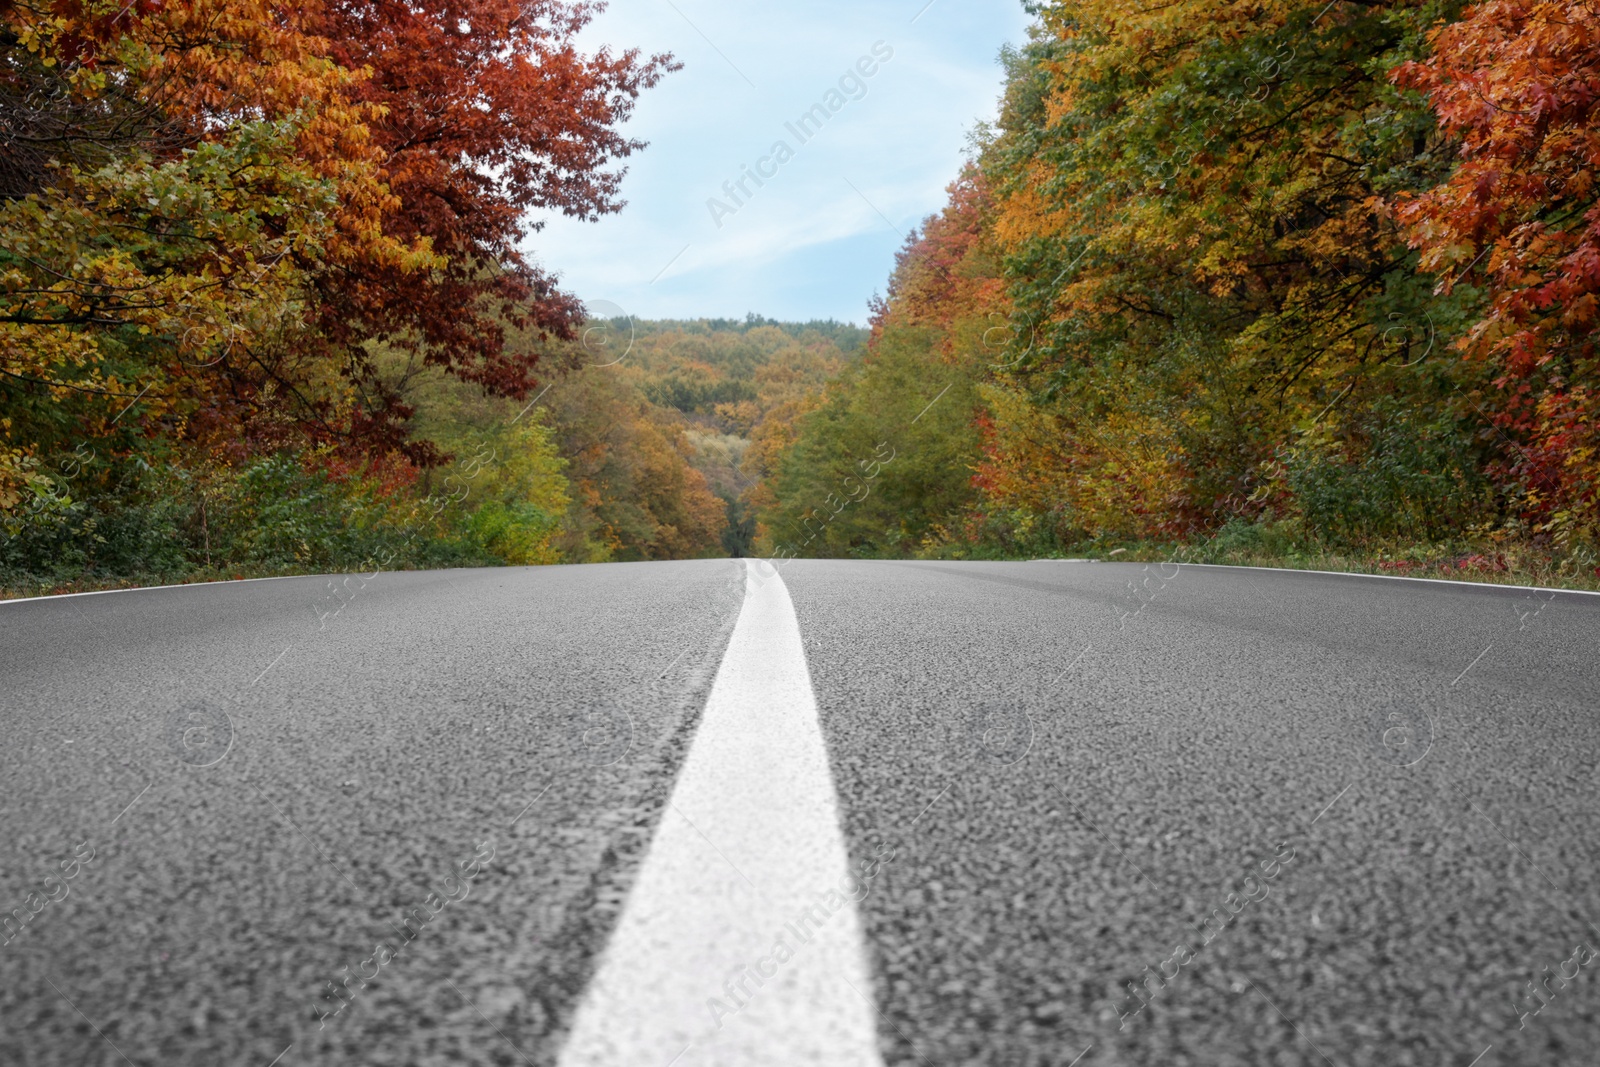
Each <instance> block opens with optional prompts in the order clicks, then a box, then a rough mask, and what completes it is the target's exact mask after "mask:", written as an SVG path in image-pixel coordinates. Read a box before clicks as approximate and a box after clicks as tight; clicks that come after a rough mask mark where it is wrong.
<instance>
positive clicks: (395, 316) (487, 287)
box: [317, 0, 679, 436]
mask: <svg viewBox="0 0 1600 1067" xmlns="http://www.w3.org/2000/svg"><path fill="white" fill-rule="evenodd" d="M603 6H604V5H603V4H597V3H589V2H581V0H580V2H569V0H407V2H404V3H402V2H399V0H327V2H326V6H325V7H324V8H323V9H322V11H321V12H320V16H319V17H318V20H317V29H318V31H319V32H320V33H321V34H322V35H323V36H325V37H326V38H328V39H329V41H330V43H331V55H332V56H333V58H334V59H335V60H336V61H337V62H339V63H340V64H342V65H343V66H345V67H347V68H350V69H352V70H361V69H363V68H365V69H366V70H368V71H369V72H370V74H369V76H368V77H367V78H365V79H364V80H363V81H361V82H360V83H359V85H358V87H357V89H356V93H357V95H358V97H359V98H361V99H362V100H363V101H364V102H366V103H370V104H375V105H378V106H380V107H381V108H382V109H383V117H382V118H381V119H379V120H377V121H376V122H375V123H374V124H373V127H372V139H373V142H374V144H375V145H376V146H377V148H378V149H379V151H380V153H381V155H382V172H383V176H384V178H385V179H386V180H387V182H388V185H389V188H390V190H391V191H392V192H393V193H394V194H395V196H396V197H397V199H398V204H397V205H396V206H395V207H394V208H393V209H392V210H390V211H388V212H387V213H386V214H385V216H384V218H383V229H384V232H385V234H386V235H388V236H391V237H394V238H396V239H398V240H399V241H400V242H401V243H403V244H407V245H409V244H411V243H413V242H414V241H415V240H416V239H418V238H425V239H427V240H428V241H429V242H431V244H432V247H433V250H434V251H435V252H436V253H439V254H440V255H442V256H445V257H447V258H448V265H447V266H445V267H444V268H442V269H439V270H434V271H407V270H404V269H402V268H400V267H398V266H395V265H391V264H386V263H379V262H370V261H369V262H362V263H357V264H353V265H349V266H347V267H345V268H342V269H339V270H336V271H331V272H328V273H325V274H324V275H322V277H321V278H320V279H319V282H318V288H319V292H318V297H319V299H320V308H319V312H318V320H319V322H318V326H319V329H320V331H321V332H322V334H323V335H324V336H325V337H326V338H328V339H329V340H330V341H332V342H333V343H335V344H337V345H339V346H341V347H342V348H344V349H345V350H346V351H347V352H349V353H351V354H352V359H353V365H354V366H355V367H356V368H357V374H358V376H360V374H361V371H362V370H363V369H364V364H363V363H362V361H361V360H360V358H359V355H357V353H358V352H359V344H360V342H362V341H365V340H368V339H377V340H382V341H386V342H388V343H391V344H397V345H402V346H409V347H411V348H413V349H415V350H416V351H418V352H419V353H420V354H421V355H422V357H423V359H424V360H425V361H426V362H428V363H431V364H434V365H437V366H442V367H444V368H446V369H447V370H448V371H450V372H451V373H452V374H455V375H456V376H458V377H460V378H462V379H464V380H467V381H473V382H477V383H479V384H481V385H483V386H484V388H485V389H487V390H488V391H489V392H491V393H495V394H499V395H504V396H511V397H517V398H522V397H524V396H525V395H526V394H527V392H528V390H529V389H530V388H531V387H532V386H533V385H534V384H535V378H534V365H535V362H536V360H537V355H536V354H535V353H532V352H529V351H524V350H516V349H514V348H512V347H511V346H509V345H508V343H507V335H506V330H507V327H510V328H512V329H514V330H517V331H524V330H532V331H533V332H534V334H535V335H537V336H549V335H554V336H557V337H562V338H570V337H571V336H572V335H573V327H574V326H575V325H576V324H577V323H578V322H580V321H581V319H582V315H583V311H582V307H581V305H580V303H579V302H578V300H577V299H576V298H575V297H573V296H571V295H569V294H566V293H563V292H561V291H560V290H558V289H557V288H556V286H555V283H554V280H553V279H552V278H551V277H550V276H549V275H547V274H545V273H544V272H542V271H540V270H539V269H538V268H536V267H535V266H533V265H532V264H530V263H529V262H528V261H527V260H526V258H525V257H524V256H523V255H522V254H521V253H520V252H519V251H518V248H517V244H518V242H519V241H520V240H521V239H522V238H523V237H524V236H526V233H527V225H526V224H525V223H524V221H523V220H524V217H525V215H526V213H527V212H529V211H531V210H539V209H555V210H559V211H562V212H564V213H566V214H568V215H572V216H576V217H579V218H585V219H594V218H597V217H599V216H600V215H602V214H605V213H608V212H613V211H616V210H618V209H619V208H620V207H621V206H622V201H621V200H620V199H618V195H617V193H618V187H619V184H620V182H621V179H622V176H623V174H624V173H625V171H624V170H623V169H620V168H614V167H613V166H612V164H613V163H614V162H615V161H617V160H619V159H622V158H625V157H627V156H628V155H630V154H631V153H633V152H634V151H636V150H638V149H640V148H642V147H643V142H641V141H638V140H632V139H628V138H625V137H624V136H622V134H620V133H619V132H618V130H617V127H618V126H619V125H620V124H621V123H622V122H623V121H624V120H625V119H626V118H627V117H628V115H629V114H630V113H631V111H632V109H633V106H634V103H635V101H636V99H637V97H638V95H639V93H640V92H641V91H642V90H644V89H647V88H649V87H650V86H652V85H654V84H655V83H656V82H657V81H658V80H659V79H660V78H661V77H662V76H663V74H665V73H666V72H667V71H669V70H674V69H677V67H678V66H679V65H678V64H676V63H675V62H674V61H673V60H672V58H671V57H670V56H667V55H654V56H650V57H648V58H645V57H642V56H641V55H640V54H639V52H638V50H637V49H630V50H628V51H625V52H623V53H621V54H620V55H614V54H612V53H611V52H610V51H609V50H608V49H604V48H602V49H601V50H600V51H598V52H597V53H595V54H592V55H585V54H583V53H582V52H580V51H579V50H578V48H577V45H576V44H575V42H574V37H575V35H576V34H577V33H578V31H579V30H581V29H582V28H583V27H584V26H585V25H586V24H587V23H588V22H589V21H590V20H591V19H592V18H593V17H594V15H595V14H597V13H598V12H599V11H600V10H602V9H603ZM405 414H406V410H405V408H404V406H403V405H401V404H400V403H399V402H398V399H397V398H396V397H393V396H384V395H381V394H379V395H376V396H375V397H373V402H372V403H371V405H370V406H369V412H368V415H367V425H366V426H365V427H357V429H358V430H362V429H364V430H365V431H367V432H368V433H373V434H378V435H379V436H381V435H382V430H383V428H384V426H385V425H386V424H390V423H392V422H393V421H394V419H395V418H396V417H402V416H404V415H405Z"/></svg>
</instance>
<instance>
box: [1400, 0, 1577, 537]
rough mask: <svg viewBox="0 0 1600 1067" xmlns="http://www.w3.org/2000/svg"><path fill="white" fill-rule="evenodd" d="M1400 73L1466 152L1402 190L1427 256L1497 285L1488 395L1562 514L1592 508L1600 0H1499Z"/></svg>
mask: <svg viewBox="0 0 1600 1067" xmlns="http://www.w3.org/2000/svg"><path fill="white" fill-rule="evenodd" d="M1432 41H1433V45H1434V55H1433V56H1432V57H1431V58H1430V59H1429V60H1428V61H1426V62H1424V63H1408V64H1405V65H1404V66H1402V67H1400V68H1398V69H1397V70H1396V71H1395V74H1394V77H1395V80H1396V81H1397V82H1399V83H1401V84H1403V85H1408V86H1411V87H1413V88H1416V89H1420V90H1422V91H1423V92H1424V93H1426V94H1427V96H1428V99H1429V101H1430V103H1431V104H1432V106H1433V108H1434V110H1435V111H1436V112H1437V114H1438V117H1439V123H1440V125H1441V127H1442V128H1443V129H1444V130H1445V131H1446V132H1447V133H1449V134H1452V135H1454V136H1456V137H1458V138H1459V139H1460V154H1461V164H1460V166H1459V167H1458V168H1457V169H1456V171H1455V172H1454V173H1453V175H1452V176H1451V178H1450V179H1449V180H1448V181H1446V182H1445V183H1443V184H1442V185H1440V186H1438V187H1437V188H1435V189H1433V190H1432V191H1430V192H1429V193H1427V194H1426V195H1424V196H1420V197H1417V198H1415V199H1409V200H1405V201H1402V202H1401V203H1400V205H1399V206H1398V210H1397V216H1398V218H1399V219H1400V221H1401V222H1402V223H1403V224H1405V225H1406V226H1407V227H1408V232H1409V237H1410V241H1411V243H1412V245H1413V247H1416V248H1419V249H1421V251H1422V266H1423V267H1424V268H1425V269H1428V270H1433V271H1437V272H1439V273H1440V274H1441V276H1442V278H1443V284H1444V286H1446V287H1448V286H1451V285H1454V284H1456V283H1457V282H1460V281H1468V282H1472V283H1475V284H1483V285H1485V286H1486V288H1487V295H1488V299H1489V304H1488V308H1487V312H1486V314H1485V315H1484V317H1483V318H1482V320H1481V321H1479V322H1478V323H1477V324H1476V325H1475V326H1474V328H1473V329H1472V330H1471V332H1470V333H1469V335H1468V336H1467V337H1466V338H1465V340H1464V342H1463V347H1464V348H1465V349H1466V350H1467V351H1468V352H1469V353H1471V354H1474V355H1476V356H1479V357H1482V358H1489V359H1493V360H1495V361H1496V371H1497V378H1496V380H1495V385H1496V386H1497V387H1498V391H1497V392H1496V393H1494V394H1492V395H1490V396H1489V397H1486V398H1485V400H1486V403H1487V404H1490V405H1493V407H1492V410H1491V415H1492V417H1493V420H1494V421H1495V422H1496V423H1497V425H1498V426H1499V428H1500V429H1501V431H1502V432H1504V433H1505V434H1507V435H1509V438H1514V439H1515V446H1514V448H1513V449H1512V453H1513V456H1512V464H1511V465H1512V467H1513V468H1515V473H1516V474H1517V475H1518V476H1519V477H1520V478H1521V479H1522V480H1523V481H1524V483H1525V484H1526V487H1527V489H1528V490H1529V493H1530V495H1531V501H1532V503H1533V505H1534V506H1533V507H1532V508H1531V509H1530V510H1531V513H1532V514H1533V515H1534V516H1536V517H1540V518H1548V517H1552V516H1555V515H1557V514H1559V513H1562V512H1565V513H1566V514H1567V515H1568V516H1577V515H1579V514H1581V513H1584V512H1589V513H1591V514H1589V516H1588V518H1589V519H1591V520H1592V519H1593V518H1594V516H1593V514H1592V512H1593V509H1594V506H1595V475H1596V473H1597V470H1600V453H1597V451H1596V449H1597V446H1600V434H1597V432H1596V429H1595V424H1596V416H1597V415H1600V392H1597V389H1596V383H1595V380H1594V378H1595V372H1596V370H1597V369H1600V360H1597V349H1596V343H1595V329H1596V326H1597V324H1600V204H1597V202H1596V193H1597V181H1600V10H1597V9H1596V7H1595V5H1594V4H1593V3H1592V2H1588V0H1560V2H1555V3H1547V2H1539V0H1492V2H1490V3H1484V4H1479V5H1477V6H1476V7H1473V8H1471V9H1469V10H1468V11H1467V12H1466V13H1465V14H1464V16H1463V18H1462V20H1461V21H1459V22H1456V23H1452V24H1449V25H1446V26H1443V27H1441V28H1439V29H1438V30H1436V31H1434V33H1433V35H1432Z"/></svg>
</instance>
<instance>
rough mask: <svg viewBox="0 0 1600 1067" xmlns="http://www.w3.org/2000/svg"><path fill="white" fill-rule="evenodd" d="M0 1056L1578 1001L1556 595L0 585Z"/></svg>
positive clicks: (423, 1046) (489, 1053)
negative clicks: (9, 593) (55, 589)
mask: <svg viewBox="0 0 1600 1067" xmlns="http://www.w3.org/2000/svg"><path fill="white" fill-rule="evenodd" d="M0 648H3V650H4V662H3V670H4V677H3V684H0V701H3V707H0V726H3V728H4V736H5V744H4V745H3V746H0V816H3V825H4V828H5V833H4V835H3V836H0V921H3V923H4V930H3V931H0V942H3V944H0V1064H5V1065H12V1064H17V1065H23V1067H34V1065H39V1067H52V1065H57V1064H60V1065H89V1064H92V1065H111V1064H133V1065H137V1067H145V1065H161V1067H168V1065H188V1064H194V1065H204V1067H216V1065H247V1067H296V1065H305V1064H325V1065H344V1064H374V1065H379V1064H381V1065H386V1067H387V1065H436V1064H437V1065H446V1064H449V1065H457V1064H462V1065H479V1064H530V1065H536V1067H546V1065H559V1067H588V1065H597V1064H616V1065H618V1067H695V1065H708V1064H773V1065H778V1064H804V1063H818V1064H830V1065H832V1064H839V1065H847V1064H863V1065H868V1067H876V1065H879V1064H883V1065H891V1067H899V1065H912V1064H923V1065H929V1067H933V1065H941V1067H942V1065H946V1064H951V1065H955V1064H994V1065H1005V1067H1029V1065H1040V1067H1043V1065H1050V1067H1069V1065H1074V1064H1077V1065H1081V1067H1095V1065H1109V1064H1122V1065H1161V1067H1166V1065H1174V1064H1195V1065H1232V1064H1239V1065H1246V1064H1248V1065H1256V1064H1262V1065H1267V1064H1270V1065H1274V1067H1277V1065H1293V1064H1308V1065H1322V1064H1328V1065H1336V1067H1356V1065H1383V1067H1390V1065H1421V1067H1437V1065H1455V1067H1469V1065H1475V1067H1500V1065H1508V1064H1528V1065H1572V1067H1590V1065H1592V1064H1594V1063H1595V1062H1596V1058H1597V1055H1600V1053H1597V1052H1596V1049H1597V1047H1600V928H1597V926H1596V924H1597V923H1600V878H1597V877H1596V873H1597V871H1600V664H1597V653H1600V597H1597V596H1588V595H1583V594H1576V593H1560V594H1552V593H1550V592H1538V591H1532V590H1517V589H1493V588H1488V587H1482V586H1466V585H1453V584H1445V583H1429V582H1420V581H1405V580H1393V579H1372V578H1360V577H1348V576H1333V575H1318V574H1308V573H1295V572H1284V571H1265V570H1245V569H1236V568H1210V567H1198V566H1188V565H1185V566H1181V567H1180V566H1176V565H1170V564H1169V565H1161V566H1157V565H1150V566H1143V565H1139V564H1109V563H1095V564H1090V563H1077V562H1068V561H1043V560H1041V561H1034V562H1030V563H953V562H952V563H931V562H930V563H900V562H825V561H808V560H800V561H793V562H791V563H789V564H788V565H786V566H784V567H783V568H782V569H781V571H774V570H773V569H772V568H771V567H770V565H767V564H760V563H757V564H751V563H746V562H743V561H735V560H707V561H697V562H688V563H652V564H610V565H600V566H582V567H550V568H530V569H520V568H518V569H496V570H470V571H448V572H419V573H401V574H379V575H376V576H371V577H369V578H365V579H362V578H349V579H345V578H337V579H328V578H325V577H317V578H293V579H279V580H272V581H260V582H237V583H228V584H223V585H211V586H190V587H180V588H170V589H157V590H142V591H134V592H121V593H109V594H94V595H84V596H73V597H60V598H50V599H42V600H34V601H26V602H15V603H5V604H0Z"/></svg>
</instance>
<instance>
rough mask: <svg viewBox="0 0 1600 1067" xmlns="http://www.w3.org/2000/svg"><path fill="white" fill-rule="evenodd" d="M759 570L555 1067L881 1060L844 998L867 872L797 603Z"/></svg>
mask: <svg viewBox="0 0 1600 1067" xmlns="http://www.w3.org/2000/svg"><path fill="white" fill-rule="evenodd" d="M757 566H763V564H760V563H756V562H753V561H748V560H747V561H746V571H745V600H744V606H743V608H742V609H741V610H740V613H739V619H738V622H737V623H736V624H735V626H734V630H733V636H732V638H731V639H730V640H729V642H728V650H727V652H726V654H725V655H724V656H723V659H722V665H721V666H720V667H719V668H718V670H717V676H716V680H715V681H714V682H713V683H712V687H711V695H710V697H709V699H708V700H707V702H706V709H705V714H704V716H703V717H702V718H701V721H700V726H699V730H698V732H697V733H696V735H695V738H694V741H693V743H692V744H691V746H690V748H689V754H688V756H687V757H686V758H685V760H684V764H683V768H682V770H681V771H680V772H679V775H678V780H677V783H676V784H675V785H674V787H673V790H672V796H671V800H670V802H669V803H668V805H667V807H666V810H665V811H664V812H663V813H662V816H661V822H660V824H659V825H658V826H657V828H656V835H655V839H654V840H653V841H652V842H651V845H650V850H649V852H648V853H647V854H646V856H645V860H644V864H643V867H642V869H641V870H640V872H639V878H638V881H637V882H636V883H635V885H634V887H633V890H632V892H631V893H630V894H629V897H628V901H627V903H626V904H625V905H624V907H623V911H622V915H621V918H620V919H619V920H618V923H617V928H616V930H615V931H613V933H612V935H611V942H610V944H609V945H608V946H607V948H606V951H605V953H604V955H603V956H602V957H601V960H600V963H599V968H598V970H597V971H596V973H595V976H594V978H593V980H592V981H591V982H590V984H589V988H588V990H587V992H586V993H585V995H584V998H583V1001H582V1002H581V1003H580V1005H579V1007H578V1011H577V1015H576V1017H575V1019H574V1021H573V1026H572V1033H571V1035H570V1037H569V1038H568V1040H567V1043H566V1046H565V1048H563V1050H562V1053H561V1057H560V1060H559V1063H560V1064H561V1067H601V1065H604V1067H664V1065H665V1064H667V1063H670V1062H675V1063H676V1064H677V1065H678V1067H706V1065H715V1064H727V1065H730V1067H731V1065H735V1064H737V1065H740V1067H761V1065H765V1064H772V1065H775V1067H776V1065H791V1064H827V1065H829V1067H855V1065H859V1067H882V1062H883V1061H882V1058H881V1057H880V1055H879V1053H878V1047H877V1037H876V1032H875V1024H874V1020H873V1018H872V1006H871V1005H870V1004H868V1003H865V1002H863V1000H862V998H861V997H860V996H857V995H856V994H855V993H854V992H852V986H854V987H855V988H858V989H862V990H870V989H871V988H872V982H871V978H870V976H869V974H868V970H867V964H866V956H865V953H864V951H863V945H862V933H861V922H860V918H859V916H858V915H857V912H856V905H855V902H854V899H852V898H855V899H859V898H860V897H861V896H863V895H865V893H866V891H867V889H868V887H869V886H870V876H871V874H872V873H874V872H875V871H876V865H875V864H871V863H869V862H868V861H865V860H864V861H863V862H862V865H861V868H860V870H853V869H852V868H851V865H850V861H849V857H848V855H847V853H846V850H845V846H844V840H843V838H842V836H841V834H840V830H839V804H838V798H837V796H836V795H835V793H834V788H833V777H832V774H831V772H830V770H829V767H828V756H827V750H826V748H825V747H824V744H823V740H822V731H821V728H820V726H819V725H818V722H817V705H816V698H815V696H814V695H813V693H812V690H811V676H810V672H809V671H808V670H807V668H806V659H805V650H804V648H803V647H802V646H801V643H800V627H799V624H798V623H797V622H796V621H795V616H794V606H793V604H792V603H791V602H790V600H789V591H788V589H787V588H786V587H785V586H784V584H783V581H782V579H781V578H778V577H777V575H776V574H775V573H774V574H766V573H765V572H763V575H762V577H761V580H757V578H756V575H755V574H754V572H753V568H754V567H757ZM675 1057H676V1059H675Z"/></svg>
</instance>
